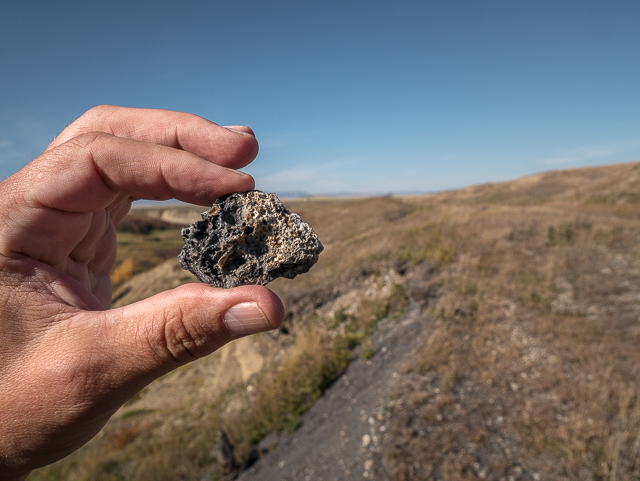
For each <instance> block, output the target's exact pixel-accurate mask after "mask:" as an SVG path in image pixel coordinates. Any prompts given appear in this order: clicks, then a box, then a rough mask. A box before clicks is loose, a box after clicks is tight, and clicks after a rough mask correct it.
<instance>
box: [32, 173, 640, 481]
mask: <svg viewBox="0 0 640 481" xmlns="http://www.w3.org/2000/svg"><path fill="white" fill-rule="evenodd" d="M638 189H640V169H639V168H638V165H637V164H626V165H622V166H612V167H608V168H597V169H584V170H580V171H576V172H569V173H567V172H564V173H562V172H561V173H548V174H540V175H538V176H532V177H530V178H525V179H520V180H518V181H515V182H511V183H505V184H497V185H485V186H477V187H473V188H469V189H464V190H462V191H457V192H448V193H444V194H439V195H431V196H422V197H419V196H417V197H406V198H396V197H383V198H375V199H313V198H312V199H310V200H308V201H303V200H292V201H289V202H287V204H288V207H290V208H291V210H293V211H296V212H298V213H299V214H300V215H301V216H302V217H303V219H305V220H306V221H308V222H309V223H310V224H311V225H312V226H313V227H314V229H315V230H316V232H317V233H318V235H319V237H320V238H321V240H322V241H323V243H324V244H325V247H326V250H325V252H324V253H323V254H322V256H321V259H320V262H319V263H318V265H317V266H316V267H314V269H312V270H311V271H310V273H309V274H307V275H305V276H301V277H299V278H297V279H296V280H294V281H283V280H279V281H276V282H274V283H273V284H272V286H273V288H274V289H275V290H276V292H278V293H279V294H280V295H281V296H282V297H283V298H284V299H285V302H286V303H287V304H288V306H289V313H290V316H289V317H288V318H287V321H286V323H285V324H286V326H287V327H288V329H290V331H291V334H290V335H288V336H285V335H280V336H279V337H278V339H279V341H278V342H279V343H280V344H279V345H280V350H279V351H278V352H274V356H273V362H272V363H268V364H267V368H266V369H265V370H263V371H262V372H261V373H260V374H258V375H257V376H255V377H253V378H252V379H250V381H249V383H248V384H242V385H239V386H238V387H237V388H235V389H232V390H230V391H229V392H224V393H220V397H219V399H217V400H215V401H211V400H206V401H205V400H204V399H201V398H199V397H197V396H196V395H195V394H194V396H192V397H186V398H185V400H184V402H183V403H182V404H181V405H180V406H178V407H176V408H174V409H173V410H172V411H170V412H169V411H162V410H157V411H149V410H146V411H145V410H139V411H138V412H136V411H134V410H132V411H131V412H132V413H133V414H131V415H129V416H128V417H121V418H118V419H114V420H113V422H111V423H110V424H109V425H108V426H107V427H106V428H105V430H103V432H102V434H101V435H100V437H99V438H97V439H95V440H94V441H92V442H91V443H90V444H89V445H88V446H87V447H86V448H84V449H83V450H82V451H81V452H79V453H78V454H74V455H72V456H71V457H69V458H68V459H67V460H64V461H62V462H60V463H57V464H56V465H54V466H52V467H49V468H46V469H43V470H39V471H38V472H36V473H34V475H33V476H32V477H33V479H70V480H85V479H87V480H88V479H107V480H112V479H113V480H116V479H118V480H119V479H160V480H162V479H200V478H202V477H203V476H205V475H209V476H210V478H211V479H220V478H221V477H222V475H223V469H222V468H221V466H220V464H219V459H218V458H217V456H216V446H219V437H218V436H219V434H218V433H219V430H220V429H221V428H222V429H224V430H225V432H227V434H228V436H229V438H230V440H231V442H232V444H233V445H234V447H235V456H236V464H240V463H241V462H242V461H243V460H245V459H246V458H247V457H248V456H250V455H251V452H252V450H254V449H255V446H256V442H257V441H258V440H259V439H260V438H261V437H263V436H264V435H266V434H267V433H268V432H270V431H272V430H292V429H295V428H296V426H297V423H298V420H299V416H300V414H301V413H302V412H304V410H305V409H307V408H308V407H309V406H310V405H311V404H312V403H313V402H314V401H315V399H317V397H318V396H320V395H321V394H322V391H323V389H324V388H326V386H327V385H328V384H329V383H331V382H332V380H333V379H334V378H335V376H336V375H337V374H338V373H339V372H340V371H341V370H342V369H344V367H345V365H346V363H347V362H348V360H349V359H351V358H352V356H353V355H354V352H355V353H359V355H361V356H362V357H364V358H366V356H367V355H368V354H367V352H368V351H367V350H368V349H371V346H370V344H369V339H370V335H371V333H372V332H374V331H375V328H376V327H375V326H376V323H377V321H378V320H379V319H380V318H382V317H385V316H394V315H397V314H398V313H400V312H402V310H403V309H404V308H405V307H406V302H407V298H406V295H405V289H404V287H405V286H404V284H403V282H404V281H403V280H402V279H391V280H390V279H387V278H385V276H384V275H383V274H382V270H383V269H384V268H383V267H382V266H385V265H389V264H390V263H393V262H396V261H404V263H405V264H403V265H407V266H408V267H407V276H408V277H410V276H411V275H412V272H413V267H412V266H413V265H418V266H419V265H425V264H426V263H430V264H433V265H434V266H438V267H437V272H438V275H437V277H436V278H434V279H428V280H427V281H428V282H430V283H431V285H432V287H433V289H426V290H424V292H425V293H426V292H427V291H428V292H429V293H431V294H429V296H430V297H429V298H428V299H415V300H416V301H424V302H425V303H426V302H427V301H428V307H427V310H428V312H429V313H430V315H431V317H430V318H429V319H426V320H425V322H426V323H427V326H426V328H425V330H424V332H425V335H424V339H423V342H422V343H421V347H420V348H419V349H418V350H417V351H416V352H415V353H408V354H409V355H408V357H407V360H406V362H405V363H404V366H403V369H402V372H401V373H400V376H399V377H398V378H397V382H396V383H395V385H394V388H393V393H392V397H391V399H390V400H389V403H388V406H387V409H386V410H385V413H384V422H385V423H386V427H387V429H386V431H385V435H384V437H383V441H382V445H381V450H382V457H383V459H384V466H385V469H386V470H387V472H388V475H389V477H390V478H391V479H394V480H396V479H397V480H432V479H433V480H474V479H490V480H502V479H505V480H511V479H513V480H537V479H541V480H542V479H545V480H546V479H551V480H617V481H621V480H634V479H640V387H639V386H638V382H637V381H638V374H639V372H638V369H640V368H639V367H638V366H640V349H639V347H640V283H639V281H640V261H638V259H639V258H640V257H639V254H640V248H639V247H638V242H637V241H638V239H639V238H640V203H638V202H637V198H638V196H637V195H636V196H634V195H633V192H638ZM119 242H120V244H121V245H120V251H119V261H118V262H122V260H124V259H127V258H128V259H135V260H136V262H138V263H139V265H140V266H142V267H140V268H141V269H144V268H147V267H149V266H151V265H154V264H155V263H157V262H160V261H161V260H162V259H164V258H165V257H166V256H167V255H168V254H169V251H171V250H173V251H172V254H171V255H175V254H177V251H178V250H179V248H180V246H181V240H180V236H179V232H178V230H175V231H172V230H166V231H157V232H155V231H154V232H153V233H151V234H146V235H145V234H131V233H124V234H122V235H120V237H119ZM365 267H366V269H365ZM360 268H361V269H363V272H364V271H366V272H367V273H366V275H363V276H361V277H357V276H356V277H354V276H351V277H350V276H346V275H345V272H349V271H350V270H354V269H356V270H357V269H360ZM121 269H122V270H123V271H124V270H126V269H125V268H124V267H121ZM134 270H135V269H134ZM378 271H379V272H378ZM415 272H420V270H419V269H415ZM179 274H180V273H176V275H179ZM427 281H425V282H427ZM350 292H352V293H353V292H355V293H357V296H356V295H355V294H354V295H353V296H352V297H348V294H349V293H350ZM434 292H437V295H436V294H433V293H434ZM424 295H425V296H426V295H427V294H424ZM340 296H343V297H340ZM438 296H439V297H438ZM436 297H437V298H436ZM343 298H344V299H347V301H344V302H343V301H340V299H343ZM340 302H341V303H340ZM359 346H361V347H359ZM358 349H359V351H358ZM354 350H355V351H354ZM184 369H185V370H187V369H191V367H189V366H187V367H185V368H184ZM135 406H136V404H135V402H133V403H132V406H131V408H132V409H135Z"/></svg>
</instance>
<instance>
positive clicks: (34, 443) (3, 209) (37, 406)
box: [0, 106, 283, 481]
mask: <svg viewBox="0 0 640 481" xmlns="http://www.w3.org/2000/svg"><path fill="white" fill-rule="evenodd" d="M257 152H258V144H257V141H256V139H255V136H254V135H253V132H252V131H251V129H249V128H248V127H241V126H236V127H228V128H225V127H221V126H218V125H216V124H214V123H212V122H209V121H207V120H205V119H203V118H200V117H197V116H195V115H191V114H185V113H179V112H170V111H162V110H145V109H129V108H121V107H113V106H101V107H96V108H94V109H91V110H90V111H88V112H87V113H85V114H84V115H83V116H82V117H80V118H79V119H78V120H76V121H75V122H73V123H72V124H70V125H69V126H68V127H67V128H66V129H65V130H63V131H62V132H61V134H60V135H59V136H58V137H57V138H56V139H55V140H54V141H53V142H52V143H51V145H49V147H48V148H47V149H46V150H45V152H44V153H43V155H42V156H40V157H38V158H37V159H35V160H34V161H32V162H31V163H29V164H28V165H27V166H25V167H24V168H23V169H22V170H20V171H19V172H17V173H16V174H14V175H13V176H11V177H9V178H7V179H6V180H4V181H3V182H0V480H3V481H4V480H22V479H25V478H26V477H27V476H28V474H29V473H30V472H31V471H32V470H33V469H35V468H38V467H41V466H44V465H46V464H50V463H52V462H54V461H57V460H59V459H61V458H63V457H65V456H67V455H68V454H70V453H71V452H73V451H75V450H76V449H78V448H79V447H80V446H82V445H83V444H85V443H86V442H87V441H89V439H91V438H92V437H93V436H95V435H96V434H97V433H98V431H99V430H100V429H101V428H102V427H103V426H104V424H105V423H106V422H107V421H108V419H109V418H110V417H111V415H113V413H115V412H116V411H117V409H118V408H119V407H120V406H122V404H123V403H124V402H125V401H127V400H128V399H129V398H130V397H131V396H133V395H134V394H135V393H137V392H138V391H140V390H141V389H142V388H143V387H144V386H146V385H147V384H149V383H150V382H151V381H153V380H154V379H156V378H158V377H160V376H162V375H163V374H165V373H167V372H169V371H171V370H173V369H176V368H177V367H180V366H181V365H184V364H186V363H188V362H191V361H193V360H196V359H198V358H201V357H203V356H206V355H208V354H211V353H212V352H214V351H215V350H217V349H218V348H220V347H221V346H223V345H224V344H226V343H227V342H229V341H231V340H233V339H235V338H238V337H242V336H245V335H248V334H252V333H254V332H259V331H265V330H270V329H274V328H276V327H278V326H279V325H280V323H281V322H282V317H283V307H282V303H281V302H280V300H279V299H278V297H277V296H276V295H275V294H273V293H272V292H271V291H270V290H268V289H267V288H265V287H261V286H244V287H238V288H235V289H227V290H223V289H214V288H212V287H209V286H207V285H204V284H188V285H184V286H180V287H177V288H176V289H173V290H170V291H165V292H163V293H160V294H157V295H155V296H153V297H150V298H148V299H146V300H143V301H140V302H137V303H134V304H131V305H128V306H125V307H121V308H118V309H109V305H110V302H111V282H110V279H109V274H110V272H111V270H112V268H113V265H114V262H115V256H116V233H115V226H116V225H117V224H118V222H120V221H121V220H122V219H123V217H124V216H125V215H126V213H127V212H128V211H129V208H130V207H131V202H132V201H133V200H135V199H155V200H165V199H171V198H176V199H179V200H182V201H185V202H190V203H194V204H199V205H211V204H212V203H213V202H214V200H215V199H216V198H218V197H221V196H223V195H226V194H229V193H232V192H244V191H247V190H251V189H252V188H253V187H254V182H253V179H252V178H251V177H250V176H249V175H247V174H244V173H241V172H239V171H238V170H236V169H239V168H241V167H244V166H245V165H247V164H248V163H250V162H251V161H252V160H253V159H254V158H255V156H256V154H257Z"/></svg>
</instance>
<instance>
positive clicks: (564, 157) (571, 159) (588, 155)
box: [538, 141, 640, 166]
mask: <svg viewBox="0 0 640 481" xmlns="http://www.w3.org/2000/svg"><path fill="white" fill-rule="evenodd" d="M638 150H640V141H631V142H619V143H615V144H609V145H592V146H587V147H579V148H576V149H570V150H566V151H563V152H560V153H558V155H557V156H554V157H550V158H547V159H542V160H540V161H538V163H539V164H543V165H549V166H555V165H567V164H577V163H580V162H589V161H593V160H600V161H606V160H616V161H618V160H619V161H620V162H623V161H624V160H635V159H633V158H619V159H612V157H620V156H621V155H627V156H632V155H635V156H638V155H640V154H639V153H638Z"/></svg>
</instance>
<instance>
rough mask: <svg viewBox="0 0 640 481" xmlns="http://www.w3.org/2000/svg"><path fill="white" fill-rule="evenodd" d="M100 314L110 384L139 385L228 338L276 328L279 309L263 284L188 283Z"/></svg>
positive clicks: (277, 299) (279, 303)
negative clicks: (109, 360)
mask: <svg viewBox="0 0 640 481" xmlns="http://www.w3.org/2000/svg"><path fill="white" fill-rule="evenodd" d="M105 314H106V315H107V336H106V337H107V338H108V339H109V341H108V342H109V343H110V344H111V346H109V347H110V348H109V349H107V351H108V352H110V353H112V355H113V356H114V359H113V361H114V362H113V363H112V366H114V367H115V366H118V367H115V369H116V372H114V373H113V374H114V376H116V379H112V382H114V385H120V386H123V385H124V384H129V385H131V387H132V388H134V389H140V388H142V387H143V386H145V385H146V384H148V383H149V382H151V381H153V380H154V379H156V378H157V377H159V376H161V375H163V374H165V373H167V372H169V371H171V370H173V369H175V368H177V367H179V366H181V365H183V364H186V363H188V362H191V361H194V360H196V359H199V358H201V357H204V356H206V355H208V354H211V353H212V352H214V351H216V350H217V349H219V348H220V347H222V346H223V345H225V344H226V343H228V342H229V341H231V340H233V339H236V338H239V337H243V336H246V335H249V334H253V333H256V332H261V331H269V330H272V329H275V328H277V327H278V326H279V325H280V324H281V322H282V318H283V316H284V309H283V307H282V302H281V301H280V299H279V298H278V297H277V296H276V295H275V294H274V293H273V292H272V291H270V290H269V289H267V288H266V287H261V286H243V287H237V288H235V289H215V288H212V287H209V286H207V285H204V284H187V285H183V286H180V287H177V288H175V289H173V290H170V291H166V292H163V293H160V294H157V295H155V296H153V297H150V298H148V299H145V300H143V301H140V302H136V303H134V304H130V305H128V306H125V307H122V308H119V309H113V310H111V311H107V312H105ZM123 387H124V386H123ZM134 392H135V391H134Z"/></svg>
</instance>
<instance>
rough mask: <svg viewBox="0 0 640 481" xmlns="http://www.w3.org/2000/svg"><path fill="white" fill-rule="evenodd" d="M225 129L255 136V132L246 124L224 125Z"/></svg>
mask: <svg viewBox="0 0 640 481" xmlns="http://www.w3.org/2000/svg"><path fill="white" fill-rule="evenodd" d="M223 127H224V128H225V129H227V130H230V131H231V132H236V133H238V134H242V135H250V136H251V137H255V136H256V135H255V133H254V132H253V130H251V129H250V128H249V127H246V126H244V125H224V126H223Z"/></svg>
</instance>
